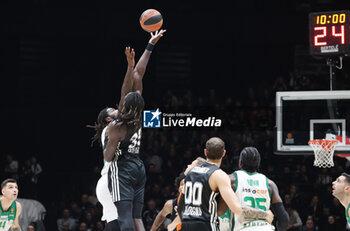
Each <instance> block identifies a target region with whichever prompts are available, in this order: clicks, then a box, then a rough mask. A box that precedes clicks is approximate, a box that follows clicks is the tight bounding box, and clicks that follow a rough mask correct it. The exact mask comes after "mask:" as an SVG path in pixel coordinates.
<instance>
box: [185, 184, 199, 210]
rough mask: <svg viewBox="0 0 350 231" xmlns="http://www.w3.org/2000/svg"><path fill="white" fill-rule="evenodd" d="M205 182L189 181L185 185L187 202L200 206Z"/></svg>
mask: <svg viewBox="0 0 350 231" xmlns="http://www.w3.org/2000/svg"><path fill="white" fill-rule="evenodd" d="M202 191H203V184H202V183H201V182H194V184H192V182H191V181H187V182H186V185H185V204H191V203H192V204H193V205H196V206H199V205H201V204H202Z"/></svg>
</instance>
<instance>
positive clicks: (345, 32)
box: [309, 11, 350, 56]
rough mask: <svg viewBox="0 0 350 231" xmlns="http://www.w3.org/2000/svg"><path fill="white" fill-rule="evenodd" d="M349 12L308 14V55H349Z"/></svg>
mask: <svg viewBox="0 0 350 231" xmlns="http://www.w3.org/2000/svg"><path fill="white" fill-rule="evenodd" d="M349 22H350V11H333V12H319V13H310V14H309V42H310V54H311V55H313V56H340V55H347V54H349V53H350V27H349V26H350V23H349Z"/></svg>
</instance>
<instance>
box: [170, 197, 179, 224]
mask: <svg viewBox="0 0 350 231" xmlns="http://www.w3.org/2000/svg"><path fill="white" fill-rule="evenodd" d="M177 200H178V198H174V199H172V200H171V201H172V203H173V210H172V211H171V215H170V220H171V221H173V220H174V219H175V218H176V216H177Z"/></svg>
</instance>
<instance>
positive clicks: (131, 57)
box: [118, 47, 135, 111]
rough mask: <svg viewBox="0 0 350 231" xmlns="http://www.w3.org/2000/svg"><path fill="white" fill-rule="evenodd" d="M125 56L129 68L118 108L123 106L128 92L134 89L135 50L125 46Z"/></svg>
mask: <svg viewBox="0 0 350 231" xmlns="http://www.w3.org/2000/svg"><path fill="white" fill-rule="evenodd" d="M125 56H126V60H127V61H128V68H127V69H126V74H125V77H124V81H123V85H122V89H121V91H120V101H119V104H118V110H119V111H120V110H121V109H122V108H123V102H124V98H125V96H126V94H128V93H129V92H131V91H132V88H133V70H134V66H135V51H134V49H132V48H130V47H126V48H125Z"/></svg>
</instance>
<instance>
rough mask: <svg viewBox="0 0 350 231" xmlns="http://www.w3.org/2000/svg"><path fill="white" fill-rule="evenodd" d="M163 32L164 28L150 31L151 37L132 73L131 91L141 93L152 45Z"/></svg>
mask: <svg viewBox="0 0 350 231" xmlns="http://www.w3.org/2000/svg"><path fill="white" fill-rule="evenodd" d="M165 32H166V30H160V31H156V32H155V33H154V34H153V33H151V38H150V40H149V41H148V44H147V47H146V49H145V51H144V52H143V54H142V56H141V58H140V59H139V61H138V62H137V64H136V66H135V69H134V75H133V78H134V85H133V89H132V91H139V92H140V94H142V90H143V85H142V79H143V76H144V74H145V72H146V67H147V64H148V61H149V58H150V57H151V53H152V50H153V47H154V46H155V45H156V43H157V42H158V41H159V39H160V38H161V37H163V34H164V33H165Z"/></svg>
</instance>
